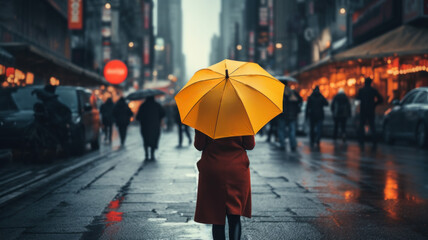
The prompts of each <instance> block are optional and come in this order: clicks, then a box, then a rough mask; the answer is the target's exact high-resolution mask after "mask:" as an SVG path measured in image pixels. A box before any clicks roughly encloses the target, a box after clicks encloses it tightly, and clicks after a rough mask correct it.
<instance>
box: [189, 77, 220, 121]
mask: <svg viewBox="0 0 428 240" xmlns="http://www.w3.org/2000/svg"><path fill="white" fill-rule="evenodd" d="M222 82H223V81H220V82H219V83H217V84H216V85H215V86H214V87H212V88H210V89H209V90H208V91H207V92H206V93H204V95H202V96H201V97H200V98H199V100H198V101H197V102H196V103H195V104H194V105H193V106H192V108H191V109H190V110H189V111H188V112H187V114H186V116H184V118H183V121H182V122H184V120H186V118H187V116H189V114H190V112H191V111H192V110H193V108H194V107H195V106H196V105H198V103H199V102H200V101H201V100H202V98H204V97H205V95H207V94H208V93H209V92H210V91H211V90H212V89H214V88H215V87H217V86H218V85H219V84H220V83H222Z"/></svg>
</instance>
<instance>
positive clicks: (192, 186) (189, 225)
mask: <svg viewBox="0 0 428 240" xmlns="http://www.w3.org/2000/svg"><path fill="white" fill-rule="evenodd" d="M259 140H260V141H258V144H257V146H256V148H255V149H254V151H251V152H249V156H250V161H251V174H252V176H251V177H252V191H253V195H252V196H253V218H252V219H245V218H242V220H243V239H318V238H320V233H319V232H318V231H317V230H316V229H315V228H314V227H313V226H311V225H310V224H309V223H307V221H308V220H312V219H313V218H316V217H317V216H318V215H319V214H320V213H322V212H323V211H324V207H323V205H322V204H321V203H320V202H318V201H316V200H315V199H313V197H314V195H313V194H311V193H309V192H308V191H307V190H306V189H305V188H304V187H302V185H301V184H299V183H297V182H294V181H291V180H290V179H289V178H290V176H289V172H288V173H285V172H282V171H280V170H275V169H278V168H277V165H278V164H281V161H283V159H281V158H282V156H283V153H281V152H277V151H275V150H274V149H273V148H271V147H270V145H269V144H267V143H264V142H263V141H262V140H261V139H259ZM184 142H187V141H184ZM176 144H177V136H176V133H175V132H173V133H163V135H162V139H161V147H160V149H159V152H158V155H157V161H155V162H145V163H144V164H143V165H142V166H141V169H140V170H139V171H137V172H136V173H135V174H134V175H133V177H132V178H131V179H130V180H129V182H128V183H127V184H126V185H125V186H124V187H123V188H122V190H121V192H120V193H119V194H118V195H117V196H116V197H115V199H113V200H112V202H111V204H110V206H109V207H107V208H106V209H105V210H104V214H103V216H100V218H98V221H94V222H92V224H91V226H92V227H93V228H92V229H93V230H92V231H91V232H89V233H86V234H84V235H83V238H82V239H95V238H97V237H100V239H211V225H205V224H199V223H195V222H194V221H193V214H194V210H195V205H196V189H197V176H198V175H197V174H198V172H197V169H196V165H195V164H196V161H197V160H198V159H199V157H200V154H201V153H200V152H198V151H197V150H196V149H195V148H194V147H193V145H192V146H185V147H183V148H179V149H177V148H175V145H176ZM286 175H287V177H286ZM297 177H298V176H297ZM105 219H107V223H105V222H104V220H105ZM100 224H104V226H102V227H99V225H100ZM96 226H98V227H99V228H96ZM101 228H102V229H103V230H102V231H101ZM89 229H91V227H89Z"/></svg>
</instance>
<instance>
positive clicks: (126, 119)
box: [113, 97, 133, 147]
mask: <svg viewBox="0 0 428 240" xmlns="http://www.w3.org/2000/svg"><path fill="white" fill-rule="evenodd" d="M132 116H133V113H132V111H131V109H130V108H129V107H128V104H127V103H126V101H125V98H123V97H121V98H120V99H119V100H118V101H117V102H116V104H115V105H114V107H113V118H114V122H115V123H116V126H117V128H118V130H119V136H120V145H121V146H122V147H123V146H124V145H125V140H126V132H127V130H128V125H129V123H130V119H131V117H132Z"/></svg>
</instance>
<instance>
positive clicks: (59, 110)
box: [33, 85, 72, 151]
mask: <svg viewBox="0 0 428 240" xmlns="http://www.w3.org/2000/svg"><path fill="white" fill-rule="evenodd" d="M55 90H56V86H53V85H46V86H45V87H44V89H36V90H34V91H33V93H35V94H36V96H37V98H38V99H40V100H41V101H42V106H43V107H42V108H43V111H44V113H45V119H44V120H46V121H47V125H48V126H49V128H50V130H52V132H53V133H55V135H56V137H57V138H58V140H59V142H60V144H61V145H62V147H64V148H67V147H68V145H69V143H70V140H71V139H70V128H69V127H70V124H71V118H72V113H71V110H70V108H69V107H68V106H67V105H65V104H64V103H63V102H61V101H60V100H59V99H58V95H57V94H55ZM37 105H38V104H37V103H36V104H35V108H37ZM66 150H67V151H68V149H66Z"/></svg>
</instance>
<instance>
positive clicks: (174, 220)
mask: <svg viewBox="0 0 428 240" xmlns="http://www.w3.org/2000/svg"><path fill="white" fill-rule="evenodd" d="M138 132H139V131H138V128H135V127H133V128H131V129H130V130H129V134H130V136H129V139H128V141H127V143H126V147H125V148H124V149H118V148H117V147H116V146H115V145H117V141H116V142H115V143H114V144H113V147H112V148H110V147H107V146H104V147H103V148H102V149H101V151H100V153H94V152H93V153H88V154H87V155H86V156H85V157H83V158H80V159H74V160H68V161H64V162H60V163H57V164H54V165H48V166H46V165H44V166H39V167H38V168H33V169H26V170H25V171H21V172H19V171H16V172H17V175H16V176H10V175H7V174H6V173H5V171H6V170H7V169H2V175H0V186H2V187H1V189H0V190H1V193H7V194H3V195H1V194H0V200H2V199H3V200H4V204H3V205H2V206H1V208H0V239H2V240H3V239H4V240H6V239H67V240H72V239H83V240H86V239H210V226H208V225H203V224H197V223H195V222H193V221H192V219H193V213H194V209H195V200H196V182H197V170H196V167H195V163H196V161H197V159H198V157H199V156H200V153H199V152H198V151H196V150H195V149H194V148H193V147H187V146H186V147H183V148H180V149H177V148H175V145H176V143H177V136H176V132H172V133H164V134H163V135H162V138H161V144H160V149H159V152H158V156H157V161H155V162H144V161H143V156H144V154H143V150H142V148H141V139H140V136H139V133H138ZM256 142H257V144H256V148H255V149H254V150H253V151H250V152H249V157H250V162H251V166H250V167H251V181H252V197H253V218H252V219H243V238H244V239H427V238H428V174H427V171H428V152H427V151H424V150H418V149H416V148H413V147H411V146H394V147H387V146H383V145H381V146H379V147H378V149H377V150H376V151H371V150H370V149H367V150H366V151H363V152H362V151H360V149H359V148H358V147H357V145H356V144H355V143H352V142H351V143H349V144H348V145H343V144H341V143H338V144H333V143H332V142H331V141H329V140H326V141H325V142H322V144H321V148H320V149H318V150H317V149H315V150H311V149H310V148H308V146H307V141H306V138H301V139H299V148H298V152H297V153H289V152H280V151H278V150H276V149H275V148H274V147H273V146H272V145H271V144H269V143H266V142H265V141H264V139H263V138H261V137H260V136H257V138H256ZM79 164H80V165H79ZM75 166H79V167H78V168H77V167H75ZM18 168H19V167H18ZM59 173H63V174H61V175H58V174H59ZM55 174H57V175H55ZM20 175H22V176H20ZM31 176H32V178H33V180H34V179H35V180H34V182H40V181H42V182H40V183H39V184H38V185H35V184H32V185H29V186H33V187H32V188H30V187H23V188H19V184H18V183H17V184H15V188H13V187H11V185H10V183H13V182H14V181H18V179H20V178H24V177H27V178H29V177H31ZM54 176H56V177H54ZM14 177H16V178H14ZM37 178H38V179H42V180H37ZM11 179H12V180H11ZM49 180H51V181H49ZM25 181H26V182H30V181H31V178H30V180H28V179H25ZM43 181H44V182H43ZM6 182H8V184H9V185H7V184H6ZM47 182H49V184H46V183H47ZM43 183H45V184H43ZM5 186H7V188H6V187H5ZM17 186H18V187H17ZM5 188H6V189H5ZM31 189H33V190H34V189H35V190H37V191H32V192H30V193H26V192H25V191H30V190H31ZM8 190H9V191H8ZM18 193H19V194H22V196H23V197H21V198H19V199H17V200H13V201H6V200H7V197H8V196H12V195H13V196H15V195H16V196H19V194H18ZM17 194H18V195H17ZM5 199H6V200H5Z"/></svg>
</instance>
